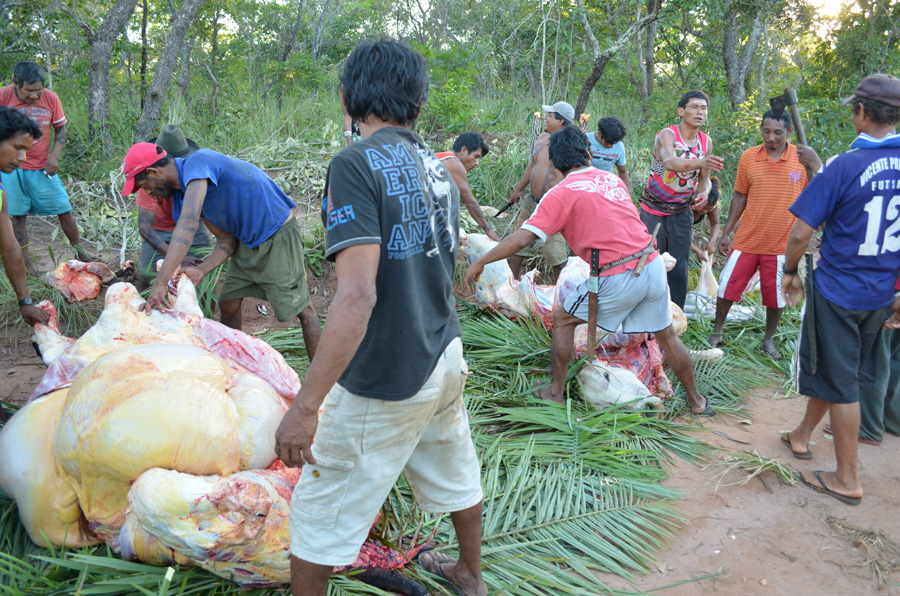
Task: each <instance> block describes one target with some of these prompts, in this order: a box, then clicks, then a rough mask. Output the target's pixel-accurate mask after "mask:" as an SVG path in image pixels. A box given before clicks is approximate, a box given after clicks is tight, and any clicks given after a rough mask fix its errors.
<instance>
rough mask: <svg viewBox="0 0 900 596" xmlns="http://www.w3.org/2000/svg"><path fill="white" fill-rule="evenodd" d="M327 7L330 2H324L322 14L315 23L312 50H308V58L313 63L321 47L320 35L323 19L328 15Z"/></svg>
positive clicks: (323, 26) (328, 0)
mask: <svg viewBox="0 0 900 596" xmlns="http://www.w3.org/2000/svg"><path fill="white" fill-rule="evenodd" d="M329 6H331V0H325V4H324V5H323V6H322V12H321V13H320V14H319V21H318V22H317V23H316V31H315V33H313V40H312V48H311V49H310V57H311V58H312V59H313V61H315V60H316V59H317V58H318V56H319V46H321V45H322V33H323V31H324V30H325V17H326V16H327V15H328V7H329Z"/></svg>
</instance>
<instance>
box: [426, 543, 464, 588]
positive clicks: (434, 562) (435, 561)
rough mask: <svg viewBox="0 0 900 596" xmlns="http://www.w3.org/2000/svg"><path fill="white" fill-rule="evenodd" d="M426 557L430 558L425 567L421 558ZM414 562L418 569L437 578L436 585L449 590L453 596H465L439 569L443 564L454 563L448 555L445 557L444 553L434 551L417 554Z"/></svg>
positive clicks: (454, 560)
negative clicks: (454, 595)
mask: <svg viewBox="0 0 900 596" xmlns="http://www.w3.org/2000/svg"><path fill="white" fill-rule="evenodd" d="M425 555H428V556H429V557H430V560H429V563H428V564H427V565H426V564H425V561H424V560H423V558H422V557H423V556H425ZM416 561H418V563H419V567H421V568H422V569H424V570H425V571H427V572H428V573H430V574H431V575H434V576H435V577H437V578H438V583H440V584H441V585H442V586H444V587H445V588H447V589H449V590H450V591H451V592H453V593H454V594H458V595H459V596H466V593H465V592H463V591H462V589H460V587H459V586H457V585H456V584H454V583H453V582H452V581H450V579H449V578H448V577H447V576H446V575H444V571H443V570H442V569H441V565H443V564H444V563H456V559H454V558H453V557H451V556H449V555H445V554H444V553H440V552H436V551H433V550H431V551H426V552H424V553H419V556H418V557H416Z"/></svg>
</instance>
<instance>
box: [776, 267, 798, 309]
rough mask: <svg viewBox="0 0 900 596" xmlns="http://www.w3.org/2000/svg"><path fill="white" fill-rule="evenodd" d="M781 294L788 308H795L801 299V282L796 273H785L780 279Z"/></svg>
mask: <svg viewBox="0 0 900 596" xmlns="http://www.w3.org/2000/svg"><path fill="white" fill-rule="evenodd" d="M781 293H782V295H783V296H784V302H785V304H787V305H788V306H797V305H798V304H800V300H801V299H802V298H803V282H802V281H800V276H799V275H798V274H796V273H785V274H784V277H782V278H781Z"/></svg>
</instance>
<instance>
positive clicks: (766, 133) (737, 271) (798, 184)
mask: <svg viewBox="0 0 900 596" xmlns="http://www.w3.org/2000/svg"><path fill="white" fill-rule="evenodd" d="M759 131H760V133H761V134H762V137H763V144H762V145H757V146H756V147H751V148H750V149H747V150H746V151H744V153H743V154H742V155H741V159H740V161H739V162H738V169H737V178H736V179H735V181H734V194H733V195H732V197H731V207H730V208H729V209H728V222H727V223H726V224H725V233H724V234H723V235H722V239H721V240H720V241H719V252H720V253H722V254H727V253H728V251H729V249H731V254H729V256H728V262H727V263H726V264H725V268H724V269H722V273H721V274H720V275H719V296H718V300H717V301H716V322H715V327H714V328H713V333H712V335H710V337H709V344H710V345H711V346H713V347H716V346H717V345H718V344H719V343H720V342H721V341H722V325H723V324H724V323H725V317H726V316H727V315H728V311H729V310H730V309H731V305H732V304H734V303H735V302H740V300H741V295H742V294H743V292H744V288H746V287H747V284H748V282H749V281H750V279H751V278H752V277H753V274H754V273H756V272H757V271H759V282H760V289H761V290H762V302H763V305H764V306H765V307H766V336H765V339H764V340H763V351H765V352H766V354H768V355H769V356H771V357H772V358H773V359H775V360H781V358H782V355H781V352H779V351H778V348H777V347H776V346H775V339H774V335H775V329H776V327H778V322H779V321H780V320H781V314H782V313H783V312H784V306H785V303H784V298H783V297H782V295H781V277H782V275H783V270H784V251H785V248H786V247H787V241H788V236H789V235H790V232H791V227H793V225H794V221H795V220H796V218H795V217H794V215H793V214H792V213H791V212H790V211H788V208H789V207H790V206H791V205H792V204H793V203H794V199H796V198H797V195H799V194H800V191H801V190H803V189H804V188H805V187H806V184H807V182H808V180H807V176H806V170H805V168H804V166H803V165H802V164H801V163H800V161H798V159H797V147H796V146H794V145H791V144H790V143H789V142H788V138H790V135H791V132H792V131H793V128H791V117H790V115H789V114H788V113H787V111H785V112H784V113H783V114H782V116H781V119H778V118H776V117H775V115H774V114H773V113H772V111H771V110H769V111H768V112H766V113H765V114H763V117H762V124H760V127H759ZM738 224H740V227H738ZM735 228H738V231H737V234H736V235H735V238H734V248H733V249H732V247H731V233H732V232H733V231H734V229H735Z"/></svg>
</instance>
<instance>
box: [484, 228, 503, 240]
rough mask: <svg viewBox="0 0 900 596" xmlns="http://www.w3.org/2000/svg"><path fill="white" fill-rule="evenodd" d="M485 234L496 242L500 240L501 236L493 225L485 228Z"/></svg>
mask: <svg viewBox="0 0 900 596" xmlns="http://www.w3.org/2000/svg"><path fill="white" fill-rule="evenodd" d="M484 233H485V235H486V236H487V237H488V238H490V239H491V240H493V241H494V242H500V236H498V235H497V232H495V231H494V229H493V228H492V227H491V226H488V227H486V228H485V229H484Z"/></svg>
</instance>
